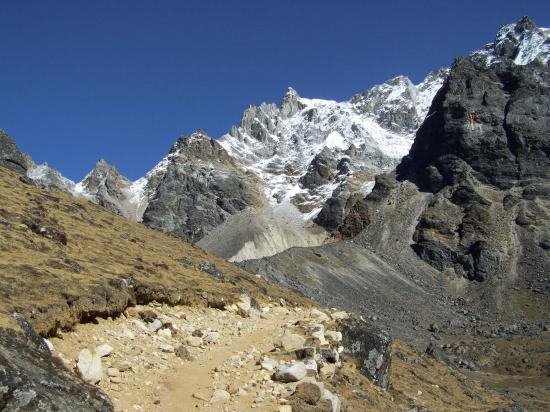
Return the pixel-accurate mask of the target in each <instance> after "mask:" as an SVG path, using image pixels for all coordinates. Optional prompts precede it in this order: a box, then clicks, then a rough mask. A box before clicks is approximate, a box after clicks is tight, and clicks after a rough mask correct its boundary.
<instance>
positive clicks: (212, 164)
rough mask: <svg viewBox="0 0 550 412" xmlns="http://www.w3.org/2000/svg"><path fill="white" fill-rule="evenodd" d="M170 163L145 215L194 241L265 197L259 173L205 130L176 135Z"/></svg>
mask: <svg viewBox="0 0 550 412" xmlns="http://www.w3.org/2000/svg"><path fill="white" fill-rule="evenodd" d="M167 162H168V164H167V166H166V171H165V173H164V175H163V177H162V179H161V180H160V182H159V183H158V186H157V187H156V190H155V193H154V195H153V197H152V199H151V201H150V202H149V205H148V207H147V209H146V210H145V213H144V215H143V223H144V224H146V225H147V226H150V227H152V228H155V229H159V230H162V231H164V232H168V233H173V234H177V235H180V236H182V237H183V238H184V239H186V240H187V241H190V242H196V241H198V240H200V239H201V238H202V237H204V235H205V234H207V233H208V232H209V231H211V230H212V229H213V228H214V227H216V226H218V225H220V224H221V223H223V222H225V221H226V220H227V218H228V216H230V215H233V214H237V213H239V212H242V211H243V210H245V209H246V208H247V207H261V206H262V205H263V204H264V202H265V200H264V196H263V192H262V190H261V183H260V181H259V179H258V177H257V176H256V175H254V174H253V173H251V172H248V171H246V170H244V169H243V168H242V166H241V165H239V163H238V162H237V161H236V160H235V159H234V158H232V157H231V156H230V155H229V154H228V153H227V152H226V151H225V149H224V148H223V147H222V146H221V145H220V144H219V143H218V142H217V141H215V140H213V139H211V138H209V137H208V136H207V135H206V134H205V133H204V132H202V131H198V132H196V133H194V134H192V135H191V136H189V137H182V138H180V139H178V141H177V142H176V143H175V144H174V146H173V147H172V149H171V150H170V155H169V156H168V158H167Z"/></svg>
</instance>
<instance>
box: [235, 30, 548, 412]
mask: <svg viewBox="0 0 550 412" xmlns="http://www.w3.org/2000/svg"><path fill="white" fill-rule="evenodd" d="M533 27H534V25H533V24H532V22H531V21H530V20H528V19H523V20H522V21H520V22H519V23H518V24H517V25H514V26H505V27H504V28H503V29H502V30H501V32H499V36H497V40H498V39H500V40H501V41H502V42H504V43H505V44H508V43H506V42H508V41H509V40H515V39H525V37H526V36H527V35H528V34H529V33H533V38H535V39H537V38H538V34H540V33H547V31H546V30H539V29H536V28H533ZM522 30H525V32H522ZM503 33H508V34H507V35H504V34H503ZM510 33H513V36H512V35H511V34H510ZM504 43H503V44H504ZM522 45H524V42H523V41H522V43H520V44H519V45H517V46H518V47H519V49H518V48H514V47H510V46H509V44H508V46H506V47H504V48H500V46H499V47H497V46H495V50H506V51H507V52H501V53H500V54H499V55H498V56H499V58H498V59H496V58H495V59H494V60H490V61H487V59H480V58H479V54H477V53H474V55H472V56H471V57H469V58H459V59H457V60H456V61H455V63H454V64H453V66H452V68H451V70H450V73H449V75H448V79H447V80H446V82H445V84H444V85H443V87H442V88H441V89H440V91H439V92H438V93H437V95H436V97H435V98H434V101H433V103H432V106H431V108H430V111H429V113H428V115H427V117H426V120H425V121H424V123H423V124H422V126H421V127H420V129H419V131H418V132H417V134H416V138H415V142H414V144H413V146H412V148H411V150H410V152H409V154H408V155H407V156H406V157H405V158H404V159H403V160H402V162H401V163H400V164H399V165H398V167H397V170H396V173H389V174H384V175H380V176H377V178H376V185H375V187H374V189H373V192H372V193H371V194H369V195H368V196H366V197H365V198H361V199H357V201H356V203H355V204H354V205H353V206H351V207H350V210H349V212H348V213H347V214H344V217H343V219H342V221H343V224H342V225H341V226H340V229H339V231H338V233H339V235H340V236H341V237H343V238H347V239H349V240H347V241H343V242H338V243H334V244H329V245H325V246H321V247H317V248H306V249H297V248H296V249H290V250H288V251H285V252H282V253H280V254H278V255H275V256H273V257H268V258H264V259H261V260H255V261H248V262H244V263H243V267H245V268H247V269H248V270H249V271H251V272H252V273H256V274H261V275H262V276H264V277H266V278H268V279H270V280H272V281H275V282H279V283H282V284H285V285H288V286H290V287H292V288H294V289H297V290H299V291H301V292H302V293H304V294H306V295H307V296H310V297H312V298H313V299H316V300H317V301H319V302H322V303H323V304H325V305H335V306H339V307H344V308H354V309H356V310H360V311H361V312H362V313H364V315H365V316H370V317H371V318H376V319H379V320H381V321H382V323H384V324H385V325H387V328H388V329H389V331H390V333H391V334H392V335H393V336H398V337H401V338H403V339H406V340H407V341H409V342H416V345H418V347H420V346H424V347H425V345H427V344H428V343H429V342H430V341H431V345H430V346H429V352H430V353H432V354H434V355H435V356H438V357H439V358H440V359H446V361H447V362H448V363H450V364H454V365H457V366H459V367H461V368H463V369H468V370H471V371H474V372H472V375H475V376H476V377H478V378H479V377H480V376H481V378H482V379H485V381H486V382H487V384H490V385H494V386H495V387H500V388H502V387H506V390H507V391H508V393H509V394H510V395H511V396H512V397H513V399H516V400H518V401H520V402H522V403H523V404H524V405H527V406H528V408H529V409H531V408H532V409H534V410H544V409H546V408H547V406H548V402H549V401H550V399H549V398H548V397H547V396H546V395H544V390H543V387H544V386H545V385H548V381H547V378H548V377H547V374H546V373H545V372H544V371H545V370H547V368H548V359H547V358H546V356H545V355H542V354H541V353H540V352H539V348H540V347H541V345H542V346H544V345H547V344H548V338H549V336H548V333H546V332H547V330H548V327H549V326H548V324H547V321H548V318H549V315H550V312H549V311H550V278H549V277H548V273H550V257H549V254H548V240H547V238H548V236H549V234H550V226H549V222H550V219H549V210H550V209H549V206H550V204H549V199H548V190H549V188H550V186H549V185H550V180H549V177H550V176H549V171H550V167H549V166H550V164H549V162H550V159H549V157H550V126H549V125H550V112H549V110H548V108H549V107H550V104H549V103H550V101H549V99H550V82H549V75H550V71H549V66H548V57H547V55H546V54H545V51H546V50H547V49H546V48H547V46H548V42H546V43H543V45H542V47H541V48H539V50H541V54H540V55H539V58H534V59H531V61H529V62H527V61H526V60H525V59H522V60H520V61H518V60H517V56H518V55H521V54H522V53H521V52H518V50H520V49H521V47H522ZM518 63H522V64H518ZM524 63H525V64H524ZM457 334H459V335H460V336H462V338H461V340H460V344H457V342H456V339H457V338H456V336H457ZM519 341H521V342H522V344H521V345H520V346H519V347H518V345H517V344H510V343H507V342H519ZM505 364H506V365H508V366H506V367H504V366H503V365H505ZM503 375H509V376H503ZM504 382H507V383H506V384H504ZM521 382H523V383H521ZM527 382H528V383H527Z"/></svg>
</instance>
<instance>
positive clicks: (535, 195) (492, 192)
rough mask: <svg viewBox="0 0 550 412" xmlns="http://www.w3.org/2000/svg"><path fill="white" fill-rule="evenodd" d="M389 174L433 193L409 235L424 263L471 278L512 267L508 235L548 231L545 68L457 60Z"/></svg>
mask: <svg viewBox="0 0 550 412" xmlns="http://www.w3.org/2000/svg"><path fill="white" fill-rule="evenodd" d="M442 137H443V138H442ZM397 177H398V179H399V180H405V179H407V180H410V181H413V182H414V183H415V184H416V185H417V186H418V187H419V188H420V189H421V190H423V191H428V192H432V193H434V198H433V199H432V201H431V202H430V204H429V206H428V207H427V208H426V209H425V210H424V211H423V212H422V214H421V217H420V220H419V223H418V225H417V228H416V231H415V234H414V237H413V240H414V242H415V243H414V244H413V246H412V247H413V248H414V250H415V251H416V252H417V254H418V255H419V256H420V257H421V258H422V259H423V260H425V261H427V262H429V263H430V264H431V265H433V266H434V267H436V268H437V269H438V270H446V269H452V270H454V271H455V272H456V273H457V274H459V275H461V276H465V277H467V278H468V279H472V280H479V281H483V280H486V279H487V277H489V276H496V275H497V274H499V273H500V274H502V273H510V272H511V271H513V270H515V269H514V268H512V265H514V264H515V263H514V262H513V261H515V259H510V255H512V256H517V254H518V249H519V248H520V247H521V245H518V244H517V239H516V236H515V235H513V233H514V232H517V231H518V228H519V227H521V226H523V227H528V226H529V227H530V229H531V231H532V234H533V235H534V238H533V240H534V241H538V242H539V243H540V242H544V239H546V238H547V237H548V233H549V232H548V224H546V223H544V221H545V220H546V219H547V218H548V214H549V212H550V210H549V209H548V200H549V195H550V71H549V70H548V67H547V66H544V65H541V64H538V63H536V62H533V63H531V64H530V65H527V66H517V65H514V64H506V63H499V64H496V65H493V66H491V67H490V68H488V69H487V68H485V67H483V66H482V65H480V64H478V63H476V62H475V61H473V60H471V59H460V60H458V61H457V62H456V63H455V65H454V66H453V69H452V70H451V74H450V76H449V79H448V81H447V83H446V84H445V86H444V87H443V88H442V89H441V91H440V92H439V93H438V95H437V96H436V98H435V99H434V102H433V104H432V107H431V109H430V114H429V115H428V118H427V120H426V121H425V122H424V124H423V125H422V127H421V128H420V130H419V131H418V134H417V138H416V140H415V143H414V144H413V147H412V148H411V151H410V153H409V155H408V156H407V157H406V158H405V159H404V160H403V162H402V163H401V164H400V165H399V166H398V168H397ZM526 195H527V196H526ZM518 223H519V224H518Z"/></svg>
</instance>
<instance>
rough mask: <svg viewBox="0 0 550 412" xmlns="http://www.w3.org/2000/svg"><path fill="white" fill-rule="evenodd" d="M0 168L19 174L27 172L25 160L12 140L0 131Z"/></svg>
mask: <svg viewBox="0 0 550 412" xmlns="http://www.w3.org/2000/svg"><path fill="white" fill-rule="evenodd" d="M0 166H2V167H6V168H8V169H10V170H13V171H14V172H16V173H19V174H25V172H26V171H27V160H26V159H25V156H24V155H23V153H21V151H20V150H19V148H18V147H17V145H16V144H15V142H14V141H13V139H12V138H11V137H9V136H8V135H7V134H6V132H4V131H3V130H2V129H0Z"/></svg>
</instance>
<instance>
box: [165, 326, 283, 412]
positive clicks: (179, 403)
mask: <svg viewBox="0 0 550 412" xmlns="http://www.w3.org/2000/svg"><path fill="white" fill-rule="evenodd" d="M286 319H288V318H286V317H285V318H279V317H277V318H272V319H268V320H264V321H262V322H258V323H257V325H255V327H254V330H253V331H252V332H251V333H248V334H246V335H243V336H241V337H239V338H237V339H235V340H233V342H232V343H231V344H230V345H228V346H225V345H221V346H216V347H214V348H213V350H212V351H211V352H209V353H208V355H207V356H206V357H205V358H202V359H198V360H196V361H193V362H189V363H187V364H186V365H185V367H184V368H181V369H178V370H177V371H176V372H175V374H174V375H173V376H169V377H167V379H166V380H165V382H164V385H165V386H166V389H167V390H166V392H165V394H164V396H162V397H161V403H160V404H161V405H163V410H164V411H167V412H179V411H184V410H191V408H193V407H196V406H199V407H200V406H201V405H202V404H204V402H201V401H200V400H198V399H197V398H194V397H193V394H202V395H204V396H205V397H209V395H210V393H211V392H212V371H213V370H214V369H215V368H216V367H217V366H218V365H220V364H222V363H223V362H224V361H226V360H228V359H230V358H231V356H235V355H237V354H238V353H239V352H243V349H244V348H256V349H257V350H259V351H260V352H266V351H269V350H271V349H272V348H273V340H274V339H275V338H276V336H277V335H278V334H279V333H280V330H281V329H280V328H281V327H282V326H283V325H284V323H285V321H286ZM251 363H253V362H251ZM254 363H255V362H254ZM251 366H252V365H247V366H246V367H247V368H249V367H251ZM239 381H240V380H237V381H236V382H235V383H236V384H239V383H242V382H239ZM220 389H225V388H220ZM234 399H235V401H234V402H232V403H231V405H230V406H229V407H228V406H227V405H225V404H224V405H221V406H217V407H216V406H215V405H207V406H204V407H207V408H208V410H229V411H240V410H244V409H245V408H248V407H250V405H251V404H252V403H253V399H252V397H251V395H250V394H249V395H245V396H243V397H238V398H234ZM275 405H276V403H275V404H271V403H270V404H266V405H263V406H261V407H258V408H257V409H256V410H258V411H274V410H276V406H275ZM187 408H189V409H187Z"/></svg>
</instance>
